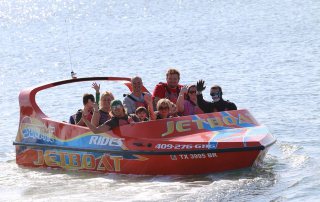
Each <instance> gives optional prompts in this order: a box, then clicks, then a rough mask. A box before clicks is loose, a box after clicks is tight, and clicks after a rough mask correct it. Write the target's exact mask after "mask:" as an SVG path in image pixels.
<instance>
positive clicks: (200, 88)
mask: <svg viewBox="0 0 320 202" xmlns="http://www.w3.org/2000/svg"><path fill="white" fill-rule="evenodd" d="M204 89H206V86H204V81H203V80H199V81H198V82H197V102H198V106H199V107H200V109H201V110H202V111H203V112H204V113H210V112H212V111H210V109H211V108H212V107H211V105H212V103H210V102H207V101H205V100H204V99H203V96H202V91H204Z"/></svg>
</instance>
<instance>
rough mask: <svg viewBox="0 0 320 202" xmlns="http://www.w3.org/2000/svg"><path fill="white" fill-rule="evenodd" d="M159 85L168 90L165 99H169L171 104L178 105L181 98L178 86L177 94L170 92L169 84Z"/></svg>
mask: <svg viewBox="0 0 320 202" xmlns="http://www.w3.org/2000/svg"><path fill="white" fill-rule="evenodd" d="M159 84H162V86H163V87H164V89H165V90H166V92H165V96H164V97H165V98H167V99H169V100H170V101H171V102H173V103H177V100H178V97H179V93H180V87H179V86H177V88H176V92H175V93H173V92H171V91H170V89H169V87H168V84H167V83H162V82H160V83H159Z"/></svg>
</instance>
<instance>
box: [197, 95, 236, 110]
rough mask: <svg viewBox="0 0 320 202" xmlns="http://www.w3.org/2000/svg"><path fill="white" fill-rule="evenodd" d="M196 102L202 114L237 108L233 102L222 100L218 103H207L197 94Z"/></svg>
mask: <svg viewBox="0 0 320 202" xmlns="http://www.w3.org/2000/svg"><path fill="white" fill-rule="evenodd" d="M197 102H198V105H199V107H200V108H201V109H202V111H203V112H204V113H211V112H221V111H228V110H237V106H236V105H235V104H234V103H233V102H230V101H228V100H227V101H225V100H223V99H222V98H221V99H220V101H219V102H208V101H205V100H204V99H203V96H202V94H199V95H197Z"/></svg>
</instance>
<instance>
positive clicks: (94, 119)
mask: <svg viewBox="0 0 320 202" xmlns="http://www.w3.org/2000/svg"><path fill="white" fill-rule="evenodd" d="M100 117H101V115H100V112H99V107H98V104H97V103H94V104H93V116H92V119H91V123H92V125H94V126H96V127H97V126H98V125H99V120H100Z"/></svg>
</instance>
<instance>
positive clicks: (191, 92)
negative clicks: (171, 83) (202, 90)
mask: <svg viewBox="0 0 320 202" xmlns="http://www.w3.org/2000/svg"><path fill="white" fill-rule="evenodd" d="M196 92H197V91H195V90H190V91H189V93H190V94H195V93H196Z"/></svg>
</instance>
